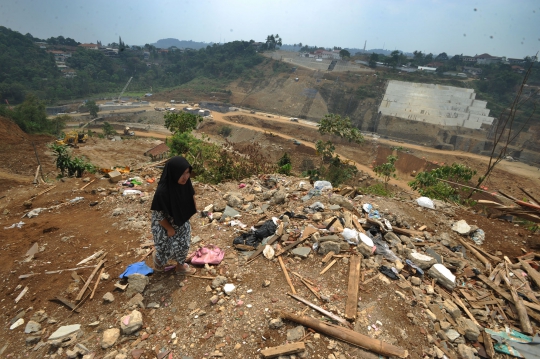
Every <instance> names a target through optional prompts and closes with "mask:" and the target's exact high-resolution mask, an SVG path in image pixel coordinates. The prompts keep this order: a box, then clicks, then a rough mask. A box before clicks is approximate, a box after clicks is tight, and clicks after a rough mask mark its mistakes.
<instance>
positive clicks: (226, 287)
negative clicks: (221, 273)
mask: <svg viewBox="0 0 540 359" xmlns="http://www.w3.org/2000/svg"><path fill="white" fill-rule="evenodd" d="M235 289H236V286H235V285H234V284H232V283H227V284H225V285H224V286H223V291H224V292H225V294H227V295H230V294H231V293H232V292H234V290H235Z"/></svg>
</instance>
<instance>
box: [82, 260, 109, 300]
mask: <svg viewBox="0 0 540 359" xmlns="http://www.w3.org/2000/svg"><path fill="white" fill-rule="evenodd" d="M106 261H107V260H106V259H102V260H100V261H99V263H98V264H97V265H96V267H95V268H94V271H93V272H92V274H90V277H88V280H87V281H86V284H85V285H84V286H83V287H82V289H81V291H80V292H79V294H78V295H77V298H75V300H81V299H82V297H83V295H84V292H86V289H87V288H88V286H89V285H90V282H91V281H92V279H93V278H94V276H95V275H96V273H97V271H98V270H99V269H100V268H101V266H102V265H103V264H105V262H106Z"/></svg>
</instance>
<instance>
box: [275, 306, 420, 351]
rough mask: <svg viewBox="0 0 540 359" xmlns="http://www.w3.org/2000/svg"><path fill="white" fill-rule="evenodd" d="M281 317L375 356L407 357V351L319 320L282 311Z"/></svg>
mask: <svg viewBox="0 0 540 359" xmlns="http://www.w3.org/2000/svg"><path fill="white" fill-rule="evenodd" d="M281 317H282V318H284V319H288V320H291V321H293V322H296V323H299V324H302V325H304V326H306V327H310V328H312V329H313V330H316V331H318V332H320V333H323V334H325V335H328V336H331V337H333V338H336V339H340V340H342V341H344V342H347V343H350V344H353V345H356V346H358V347H360V348H364V349H366V350H370V351H372V352H375V353H377V354H381V355H384V356H390V357H392V356H394V357H398V358H407V357H408V356H409V352H408V351H407V350H404V349H401V348H399V347H396V346H393V345H391V344H388V343H385V342H383V341H380V340H378V339H373V338H370V337H368V336H366V335H363V334H360V333H357V332H355V331H354V330H350V329H347V328H343V327H338V326H337V325H333V324H327V323H324V322H321V321H319V320H316V319H313V318H310V317H307V316H305V315H303V316H298V315H295V314H293V313H288V312H284V311H282V312H281Z"/></svg>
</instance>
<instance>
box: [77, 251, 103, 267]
mask: <svg viewBox="0 0 540 359" xmlns="http://www.w3.org/2000/svg"><path fill="white" fill-rule="evenodd" d="M104 252H105V251H104V250H100V251H98V252H96V253H94V254H92V255H91V256H90V257H87V258H85V259H83V260H82V261H80V262H79V263H77V264H76V265H78V266H80V265H81V264H84V263H87V262H90V261H91V260H92V259H94V258H98V257H99V256H100V255H102V254H103V253H104Z"/></svg>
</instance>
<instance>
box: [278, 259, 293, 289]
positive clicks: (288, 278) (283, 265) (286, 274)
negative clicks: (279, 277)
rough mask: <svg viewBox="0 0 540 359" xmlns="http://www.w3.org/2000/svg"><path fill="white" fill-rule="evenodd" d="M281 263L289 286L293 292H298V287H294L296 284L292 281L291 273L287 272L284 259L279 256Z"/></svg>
mask: <svg viewBox="0 0 540 359" xmlns="http://www.w3.org/2000/svg"><path fill="white" fill-rule="evenodd" d="M278 261H279V265H280V266H281V270H282V271H283V274H284V275H285V279H286V280H287V283H288V284H289V287H291V291H292V292H293V294H296V289H294V286H293V284H292V282H291V278H290V277H289V273H288V272H287V268H285V264H284V263H283V259H282V258H281V256H280V257H278Z"/></svg>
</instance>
